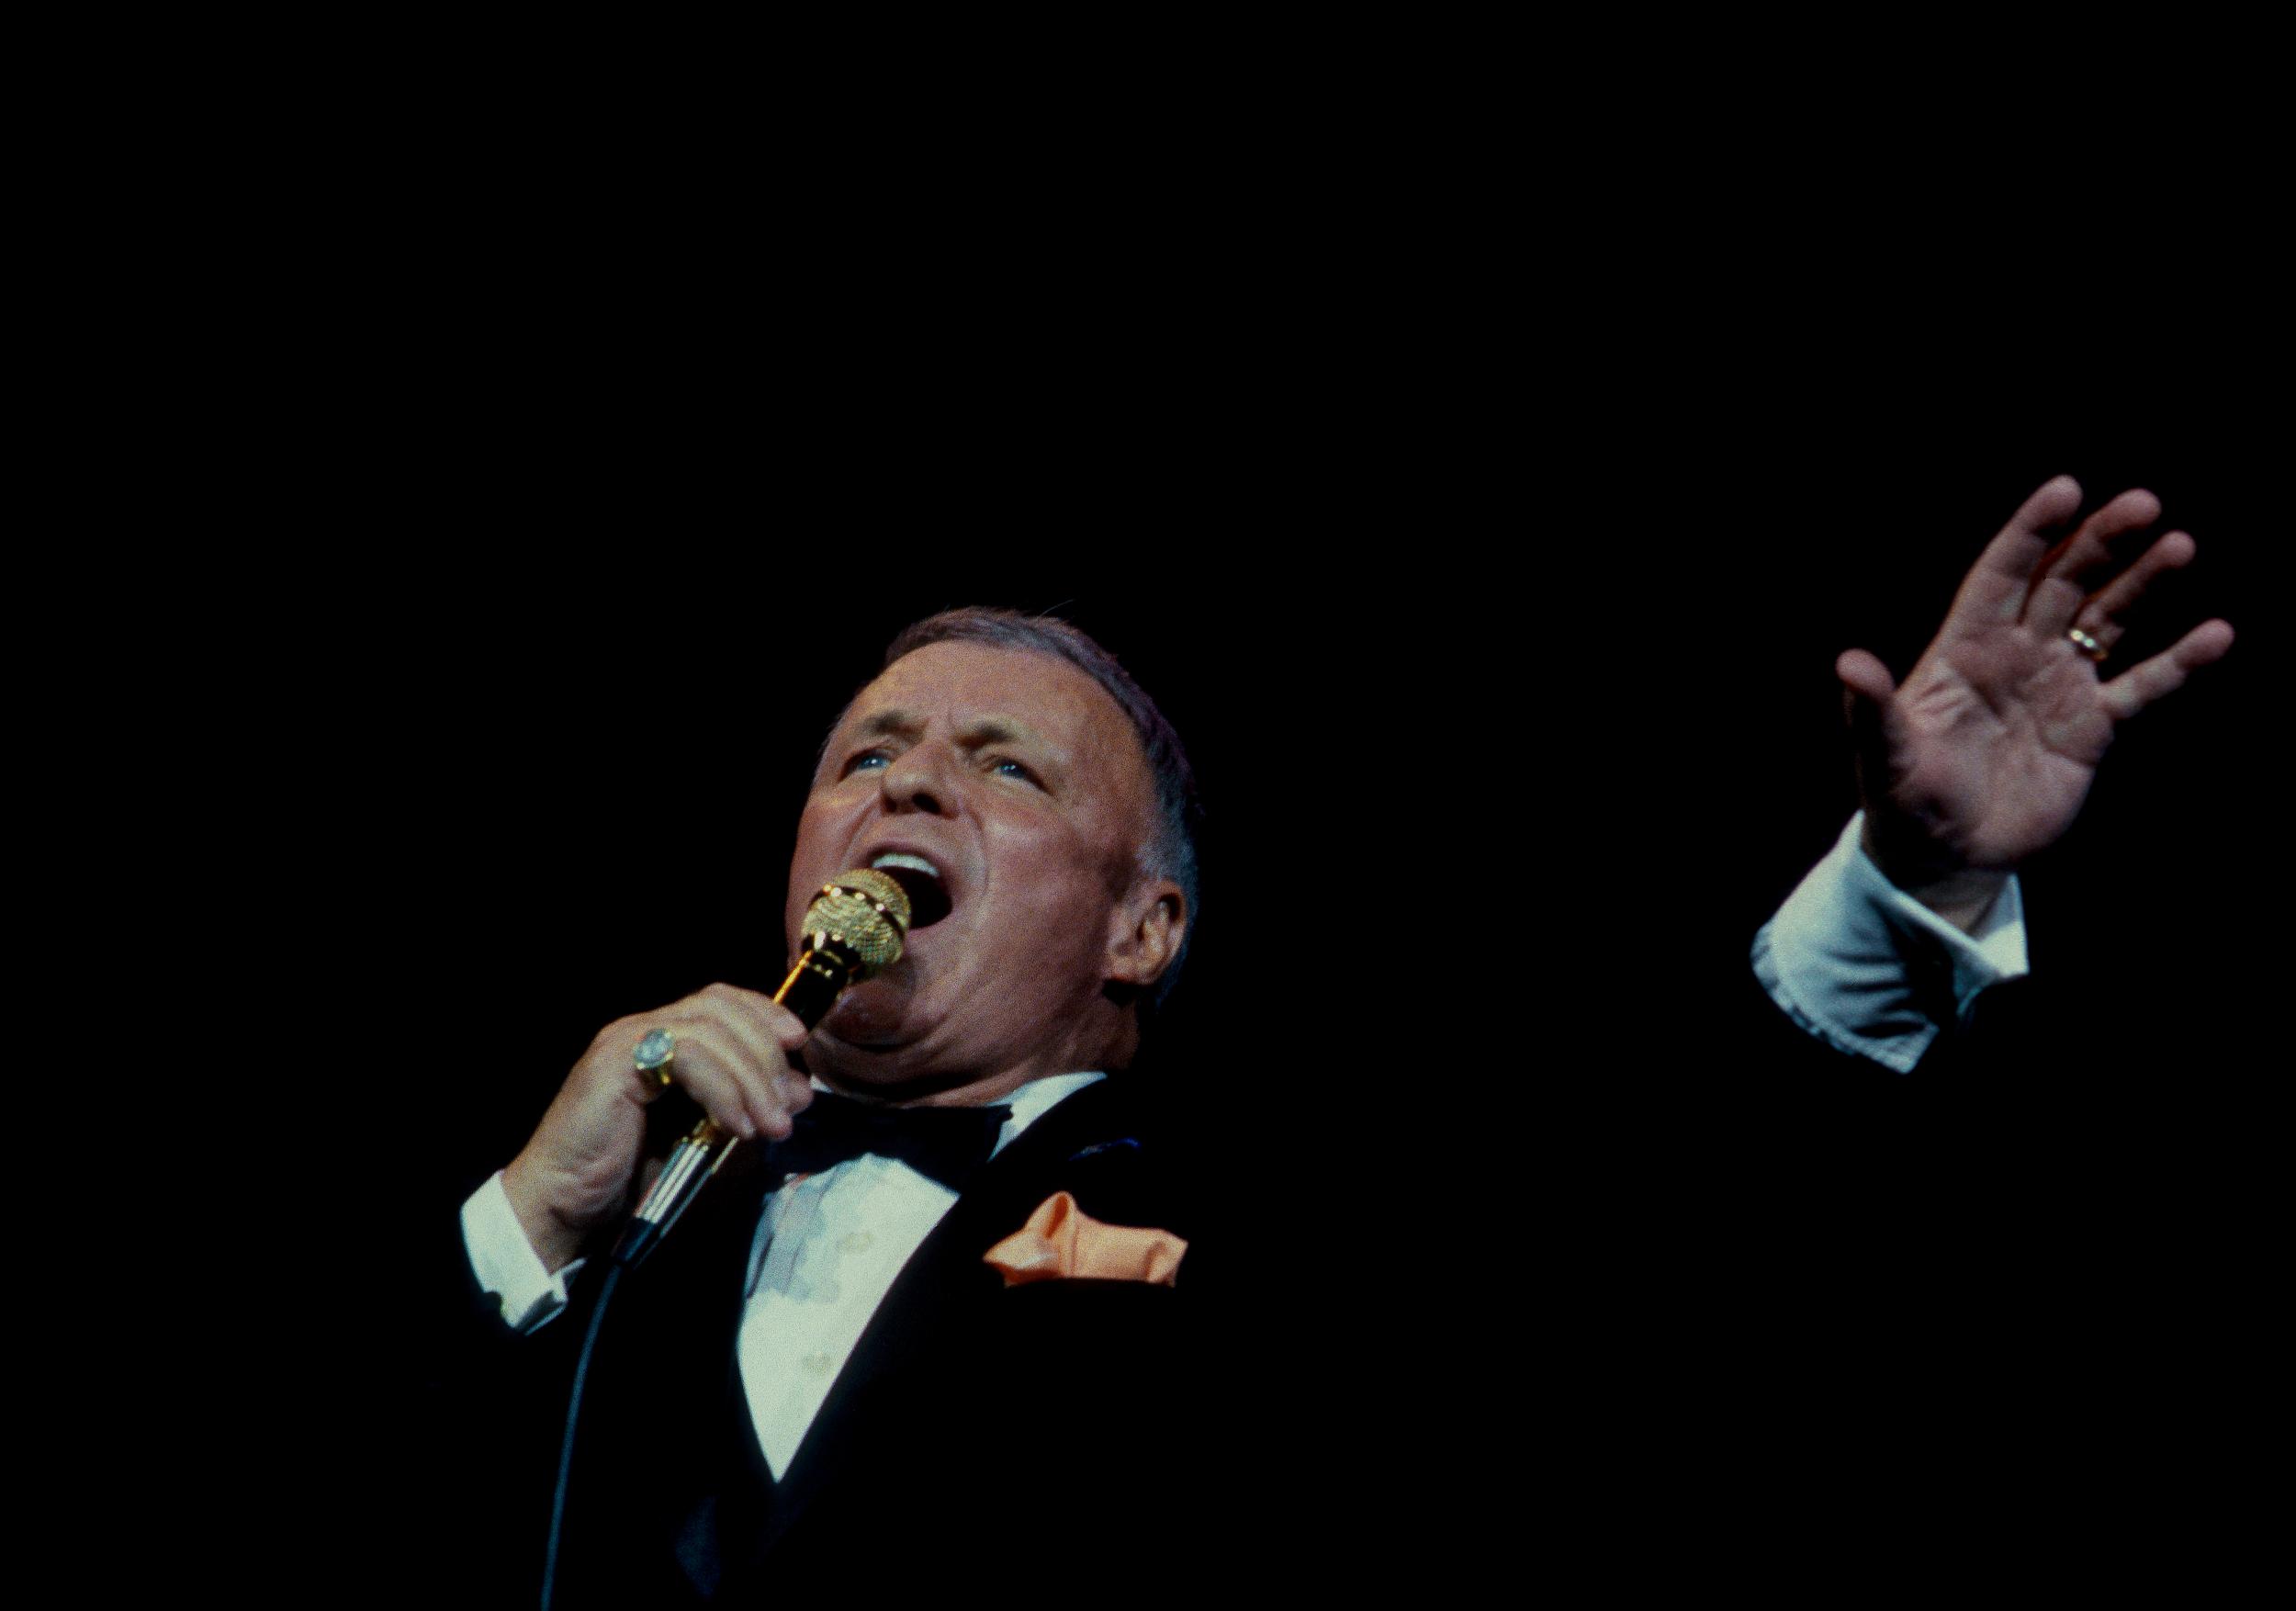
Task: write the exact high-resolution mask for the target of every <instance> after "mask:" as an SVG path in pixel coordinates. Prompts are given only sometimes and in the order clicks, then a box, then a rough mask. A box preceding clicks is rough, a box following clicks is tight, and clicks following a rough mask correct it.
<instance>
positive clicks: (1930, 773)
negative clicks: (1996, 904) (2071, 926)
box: [1834, 476, 2233, 927]
mask: <svg viewBox="0 0 2296 1611" xmlns="http://www.w3.org/2000/svg"><path fill="white" fill-rule="evenodd" d="M2080 504H2081V490H2080V486H2079V484H2078V483H2077V482H2076V481H2075V480H2074V479H2072V478H2071V477H2070V476H2060V477H2058V478H2057V479H2055V480H2054V481H2051V482H2049V483H2048V484H2047V485H2045V486H2043V488H2042V489H2041V490H2039V491H2037V492H2035V493H2034V494H2033V495H2032V497H2030V498H2028V499H2026V500H2025V502H2024V505H2023V507H2022V508H2020V509H2019V510H2018V512H2017V513H2016V514H2015V515H2014V516H2012V517H2011V518H2010V520H2009V524H2008V525H2006V526H2004V527H2003V528H2002V529H2001V533H2000V535H1998V536H1997V537H1995V538H1994V539H1993V541H1992V542H1991V543H1989V544H1987V545H1986V550H1985V552H1984V553H1983V554H1982V555H1981V556H1979V558H1978V559H1977V563H1976V566H1975V569H1972V570H1971V571H1970V572H1969V575H1968V577H1967V578H1966V579H1965V580H1964V581H1963V582H1962V584H1961V590H1960V591H1959V592H1957V593H1956V594H1954V596H1953V608H1952V609H1951V610H1950V611H1948V612H1947V614H1946V616H1945V622H1944V625H1942V626H1941V628H1940V629H1939V631H1938V635H1937V637H1936V639H1935V641H1933V642H1932V643H1931V644H1930V647H1929V648H1928V649H1927V650H1926V651H1925V652H1924V653H1923V654H1922V656H1921V659H1920V660H1919V663H1918V664H1916V665H1915V667H1914V668H1913V670H1912V671H1911V672H1910V673H1909V674H1908V676H1907V678H1906V681H1905V682H1904V684H1903V685H1902V686H1898V685H1896V684H1894V683H1893V682H1891V680H1890V675H1889V670H1888V668H1887V667H1885V666H1884V665H1883V664H1882V662H1881V660H1880V659H1877V658H1876V657H1875V656H1874V655H1872V654H1869V653H1868V652H1866V651H1865V650H1864V649H1850V650H1848V651H1846V652H1845V653H1844V654H1843V655H1842V656H1841V657H1840V659H1838V660H1837V661H1836V662H1835V664H1834V670H1835V674H1836V675H1838V676H1839V677H1840V679H1841V682H1842V685H1843V689H1844V698H1845V700H1846V702H1847V705H1848V709H1849V714H1850V722H1851V729H1852V731H1853V732H1854V733H1855V735H1856V738H1857V749H1858V778H1859V789H1860V792H1861V794H1863V798H1864V803H1865V811H1866V817H1865V848H1866V851H1867V853H1868V854H1870V855H1872V856H1873V857H1874V860H1875V862H1878V863H1879V864H1880V866H1881V868H1882V871H1883V872H1884V873H1887V874H1888V876H1889V878H1890V880H1891V882H1892V883H1894V884H1896V885H1897V886H1898V887H1899V888H1901V889H1904V890H1906V891H1908V893H1909V894H1911V895H1913V896H1915V897H1916V898H1918V899H1919V900H1921V901H1923V902H1924V903H1925V904H1927V905H1929V906H1930V907H1933V908H1934V909H1936V910H1937V911H1939V912H1940V913H1941V914H1942V915H1944V916H1945V917H1946V918H1949V919H1950V920H1952V921H1954V922H1957V923H1961V924H1962V925H1963V926H1964V927H1967V926H1970V925H1972V924H1974V923H1975V920H1976V919H1977V918H1980V917H1982V916H1983V915H1984V911H1985V908H1986V906H1987V905H1989V904H1990V903H1991V901H1992V898H1993V896H1994V894H1995V893H1996V892H1998V889H1999V887H2000V885H2001V884H2002V883H2003V882H2005V881H2006V879H2007V877H2008V875H2009V873H2010V872H2012V871H2014V870H2015V869H2016V867H2017V866H2018V865H2019V863H2020V862H2023V861H2024V860H2025V859H2026V858H2027V857H2028V856H2031V855H2032V853H2033V852H2035V851H2040V850H2043V849H2044V848H2046V847H2047V846H2049V845H2051V844H2054V843H2055V842H2056V840H2057V839H2058V838H2059V837H2060V836H2061V835H2062V834H2063V833H2064V832H2065V829H2066V828H2068V827H2069V826H2071V824H2072V822H2073V819H2074V817H2077V816H2078V815H2079V813H2080V809H2081V804H2082V802H2083V801H2084V800H2086V799H2087V798H2088V789H2089V784H2090V783H2092V782H2094V781H2095V778H2096V775H2097V763H2098V762H2099V760H2102V759H2103V757H2104V753H2105V750H2106V749H2107V748H2108V747H2109V746H2110V744H2111V743H2112V738H2113V732H2114V730H2115V728H2116V727H2117V726H2118V725H2119V724H2120V723H2122V722H2124V721H2126V720H2128V718H2129V717H2131V716H2133V715H2136V713H2137V712H2139V711H2141V710H2143V709H2144V707H2145V706H2146V705H2148V704H2152V703H2153V702H2154V701H2155V700H2157V699H2160V698H2162V697H2163V696H2165V695H2167V694H2168V693H2174V692H2175V691H2176V690H2177V689H2178V688H2179V687H2181V686H2182V685H2183V683H2184V681H2185V679H2186V678H2187V677H2188V676H2189V675H2190V674H2191V673H2192V672H2193V671H2195V670H2199V669H2200V667H2202V666H2205V665H2208V664H2209V663H2211V662H2212V661H2214V660H2217V659H2222V658H2223V655H2224V653H2225V651H2226V650H2228V649H2229V648H2232V644H2233V629H2232V627H2231V626H2230V625H2228V624H2227V623H2225V622H2223V621H2204V622H2202V623H2201V624H2200V625H2198V626H2195V627H2193V628H2192V629H2191V630H2190V631H2189V632H2187V633H2186V634H2185V635H2184V636H2183V637H2180V638H2178V640H2177V641H2176V643H2174V644H2173V645H2171V646H2170V647H2169V648H2167V649H2164V650H2162V651H2161V652H2160V653H2159V654H2156V655H2155V656H2153V657H2152V658H2151V659H2146V660H2142V661H2139V662H2138V663H2137V664H2136V665H2133V666H2131V667H2130V668H2128V670H2124V671H2122V672H2120V673H2119V674H2118V675H2116V676H2113V677H2111V678H2110V680H2108V679H2106V678H2104V677H2103V676H2102V675H2101V674H2100V671H2101V666H2100V661H2101V660H2102V659H2104V658H2106V657H2108V656H2110V653H2111V650H2112V648H2113V645H2114V644H2115V643H2117V642H2118V641H2119V640H2120V638H2121V637H2122V633H2123V632H2124V631H2125V630H2126V625H2125V624H2126V621H2127V618H2128V616H2129V614H2130V612H2131V611H2132V610H2133V608H2134V607H2135V605H2136V603H2138V601H2139V600H2140V599H2142V598H2143V597H2144V592H2145V590H2146V589H2147V588H2149V587H2150V586H2151V585H2152V584H2153V582H2154V581H2155V580H2157V579H2158V578H2159V577H2160V576H2161V575H2163V574H2164V573H2165V572H2167V571H2170V570H2174V569H2178V567H2180V566H2183V565H2186V564H2189V563H2190V561H2191V559H2192V557H2193V553H2194V549H2195V545H2194V543H2193V540H2192V538H2191V537H2190V536H2189V535H2187V534H2185V533H2183V532H2179V531H2172V532H2169V533H2167V535H2163V536H2160V537H2158V538H2155V539H2154V540H2152V541H2151V542H2149V543H2148V542H2146V541H2144V536H2143V535H2142V534H2144V532H2145V531H2146V530H2147V529H2148V528H2149V527H2151V525H2152V524H2153V523H2154V522H2155V521H2156V520H2158V519H2159V518H2160V501H2159V500H2158V499H2157V498H2155V497H2154V496H2153V495H2152V494H2151V493H2150V492H2144V491H2129V492H2123V493H2122V494H2121V495H2120V496H2119V497H2118V498H2115V499H2113V500H2112V501H2110V502H2109V503H2107V504H2105V505H2104V506H2103V507H2102V508H2100V509H2099V510H2097V511H2096V512H2095V513H2092V514H2091V515H2089V517H2088V519H2087V520H2085V521H2082V522H2081V524H2080V525H2079V526H2078V528H2077V529H2076V530H2074V531H2073V532H2072V534H2071V535H2069V536H2065V535H2061V534H2063V533H2064V531H2065V528H2066V527H2068V526H2070V525H2071V524H2072V522H2073V519H2074V516H2075V515H2077V513H2079V512H2080ZM2132 554H2133V558H2131V556H2132ZM2076 633H2078V634H2080V635H2083V637H2086V638H2087V640H2088V644H2087V645H2084V644H2083V643H2082V642H2080V641H2078V640H2077V638H2076V637H2074V636H2073V635H2074V634H2076ZM2089 646H2093V647H2089Z"/></svg>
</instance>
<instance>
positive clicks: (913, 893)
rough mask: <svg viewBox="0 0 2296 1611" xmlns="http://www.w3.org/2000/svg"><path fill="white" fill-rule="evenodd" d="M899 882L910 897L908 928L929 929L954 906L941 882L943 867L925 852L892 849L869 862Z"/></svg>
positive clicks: (910, 930) (912, 929)
mask: <svg viewBox="0 0 2296 1611" xmlns="http://www.w3.org/2000/svg"><path fill="white" fill-rule="evenodd" d="M869 864H870V865H871V866H872V867H874V868H876V869H877V870H878V871H879V872H880V873H884V874H885V875H886V876H887V877H888V878H891V879H892V880H893V882H894V883H895V884H899V885H900V886H901V889H902V893H903V894H905V895H906V896H908V897H909V914H910V916H909V932H911V933H912V934H914V933H915V932H916V931H917V929H929V928H931V927H932V926H933V925H934V924H935V923H938V922H940V920H941V919H942V918H945V917H947V916H948V915H949V913H950V910H951V902H950V899H949V892H948V890H947V889H946V888H944V887H943V886H942V884H941V882H940V869H939V868H938V867H935V866H934V865H933V864H932V863H931V862H928V861H927V860H925V858H924V857H922V856H912V855H910V854H908V853H907V852H906V851H887V852H886V853H885V854H884V855H882V856H878V857H876V858H874V859H873V860H872V861H871V862H870V863H869Z"/></svg>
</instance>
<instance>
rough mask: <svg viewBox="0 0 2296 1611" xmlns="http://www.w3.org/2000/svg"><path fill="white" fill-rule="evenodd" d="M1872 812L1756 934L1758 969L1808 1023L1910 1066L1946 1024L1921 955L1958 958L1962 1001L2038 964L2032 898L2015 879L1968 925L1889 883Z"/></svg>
mask: <svg viewBox="0 0 2296 1611" xmlns="http://www.w3.org/2000/svg"><path fill="white" fill-rule="evenodd" d="M1864 827H1865V814H1864V813H1863V811H1861V812H1859V813H1858V814H1857V815H1856V816H1855V817H1851V818H1850V826H1849V827H1848V828H1843V829H1842V830H1841V837H1840V839H1838V840H1836V841H1835V843H1834V848H1833V849H1832V851H1829V852H1828V854H1827V856H1826V859H1825V860H1824V861H1822V862H1818V865H1817V866H1815V867H1813V868H1812V869H1810V872H1809V875H1808V876H1807V877H1806V878H1804V879H1803V880H1802V882H1801V884H1799V885H1797V886H1796V887H1795V891H1794V893H1793V894H1792V895H1790V896H1787V897H1786V900H1785V905H1784V906H1782V907H1779V908H1778V914H1777V916H1776V917H1774V918H1771V919H1770V921H1769V922H1767V923H1765V924H1764V925H1762V929H1761V933H1759V934H1757V935H1756V936H1754V973H1755V975H1756V976H1757V977H1759V978H1760V979H1761V984H1762V988H1764V989H1765V990H1767V991H1769V992H1770V998H1771V999H1772V1000H1773V1001H1775V1002H1776V1003H1777V1004H1778V1005H1779V1006H1780V1007H1782V1008H1785V1010H1786V1013H1787V1015H1788V1016H1789V1017H1791V1018H1792V1019H1793V1020H1794V1021H1795V1023H1797V1024H1800V1025H1801V1026H1802V1028H1803V1029H1805V1030H1806V1031H1809V1032H1810V1033H1811V1034H1813V1035H1816V1036H1817V1037H1818V1039H1819V1040H1821V1041H1824V1042H1827V1043H1828V1044H1829V1045H1832V1046H1835V1047H1838V1048H1840V1050H1841V1051H1844V1052H1848V1053H1851V1054H1852V1055H1854V1056H1859V1057H1870V1058H1872V1059H1873V1060H1874V1062H1876V1063H1879V1064H1881V1065H1883V1066H1884V1067H1886V1068H1894V1069H1896V1071H1897V1072H1898V1073H1900V1074H1909V1073H1911V1072H1912V1071H1913V1065H1915V1064H1917V1063H1919V1062H1920V1061H1921V1054H1922V1053H1924V1052H1926V1051H1928V1050H1929V1048H1930V1042H1932V1041H1934V1040H1936V1039H1937V1031H1938V1025H1937V1024H1935V1023H1934V1022H1932V1021H1931V1020H1930V1019H1929V1018H1928V1017H1926V1016H1924V1014H1923V1012H1922V1009H1921V1006H1920V1004H1919V1001H1917V999H1916V998H1915V992H1914V988H1913V983H1912V973H1913V967H1912V964H1913V962H1914V959H1916V958H1917V957H1919V956H1921V955H1922V954H1923V953H1924V952H1927V953H1928V955H1929V956H1930V957H1939V956H1941V957H1942V958H1943V960H1944V961H1945V962H1947V963H1949V964H1950V966H1951V970H1952V973H1951V976H1952V980H1953V1005H1954V1008H1955V1009H1956V1010H1962V1011H1965V1010H1966V1009H1967V1008H1968V1006H1969V1003H1970V1001H1971V999H1972V998H1973V997H1975V996H1976V994H1977V992H1978V991H1980V990H1982V989H1984V988H1985V987H1986V986H1987V985H1991V984H1994V983H1995V982H1997V981H1998V980H2001V979H2008V978H2013V977H2015V976H2017V975H2018V974H2023V973H2025V972H2026V971H2027V968H2026V961H2025V899H2024V895H2023V893H2022V892H2021V891H2020V889H2019V888H2018V884H2017V880H2016V879H2015V878H2014V877H2011V878H2010V879H2009V884H2008V886H2007V887H2006V888H2004V889H2003V890H2002V891H2001V893H2000V895H1999V896H1998V898H1996V899H1995V901H1994V903H1993V905H1992V907H1991V908H1990V909H1989V910H1988V911H1987V912H1986V915H1985V917H1984V918H1983V919H1982V920H1981V921H1980V922H1979V923H1978V925H1977V929H1976V932H1975V933H1974V934H1964V933H1963V932H1962V931H1961V930H1960V929H1956V928H1954V927H1953V924H1951V923H1949V922H1947V921H1946V920H1945V919H1944V918H1941V917H1939V916H1938V915H1937V914H1936V913H1935V912H1932V911H1931V910H1930V908H1929V907H1925V906H1923V905H1922V904H1921V903H1920V902H1919V901H1917V900H1915V899H1914V898H1913V897H1912V896H1909V895H1908V894H1906V892H1905V891H1903V890H1901V889H1899V888H1898V887H1897V886H1896V884H1892V883H1890V882H1889V880H1888V878H1887V877H1885V875H1884V874H1883V873H1882V870H1881V869H1880V868H1879V867H1877V866H1875V865H1874V859H1873V858H1872V857H1871V856H1868V855H1867V854H1866V853H1865V850H1864V847H1863V844H1862V843H1861V842H1860V836H1861V833H1862V831H1863V828H1864Z"/></svg>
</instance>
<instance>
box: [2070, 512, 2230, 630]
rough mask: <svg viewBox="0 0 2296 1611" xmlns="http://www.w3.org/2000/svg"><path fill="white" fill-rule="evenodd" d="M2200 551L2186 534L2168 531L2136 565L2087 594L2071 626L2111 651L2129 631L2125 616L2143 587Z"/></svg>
mask: <svg viewBox="0 0 2296 1611" xmlns="http://www.w3.org/2000/svg"><path fill="white" fill-rule="evenodd" d="M2199 551H2200V545H2199V544H2197V543H2195V542H2194V541H2193V540H2192V537H2191V535H2190V534H2189V533H2188V532H2170V533H2169V534H2168V535H2167V536H2164V537H2162V538H2161V539H2160V540H2159V541H2157V542H2155V543H2154V544H2153V545H2152V546H2150V547H2148V548H2146V549H2145V550H2144V553H2142V554H2140V555H2138V556H2137V560H2136V563H2135V564H2133V565H2132V566H2130V567H2129V568H2128V569H2126V570H2124V571H2122V573H2121V574H2120V575H2119V576H2116V577H2114V578H2113V579H2112V580H2110V581H2109V582H2107V583H2106V584H2105V585H2104V586H2103V587H2101V588H2099V590H2098V591H2096V592H2094V593H2092V594H2090V595H2089V598H2088V603H2085V604H2083V605H2082V606H2081V609H2080V613H2079V614H2077V615H2076V616H2075V617H2074V619H2073V625H2076V626H2077V627H2079V628H2080V629H2081V630H2082V631H2083V632H2086V633H2088V635H2089V636H2090V637H2093V638H2095V639H2096V640H2097V643H2098V646H2099V648H2101V649H2106V650H2110V648H2112V646H2113V645H2114V644H2116V643H2118V642H2120V641H2121V635H2122V633H2124V632H2126V631H2127V630H2128V625H2127V622H2128V617H2129V615H2130V614H2132V613H2133V611H2134V610H2135V608H2136V604H2137V601H2138V600H2140V599H2142V598H2143V597H2144V590H2145V589H2146V588H2148V587H2151V586H2152V585H2153V583H2154V582H2155V581H2157V580H2160V578H2162V577H2163V576H2166V575H2167V573H2168V572H2169V571H2172V570H2178V569H2182V568H2183V567H2185V566H2187V565H2189V564H2191V563H2192V557H2193V555H2195V554H2196V553H2198V552H2199Z"/></svg>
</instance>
